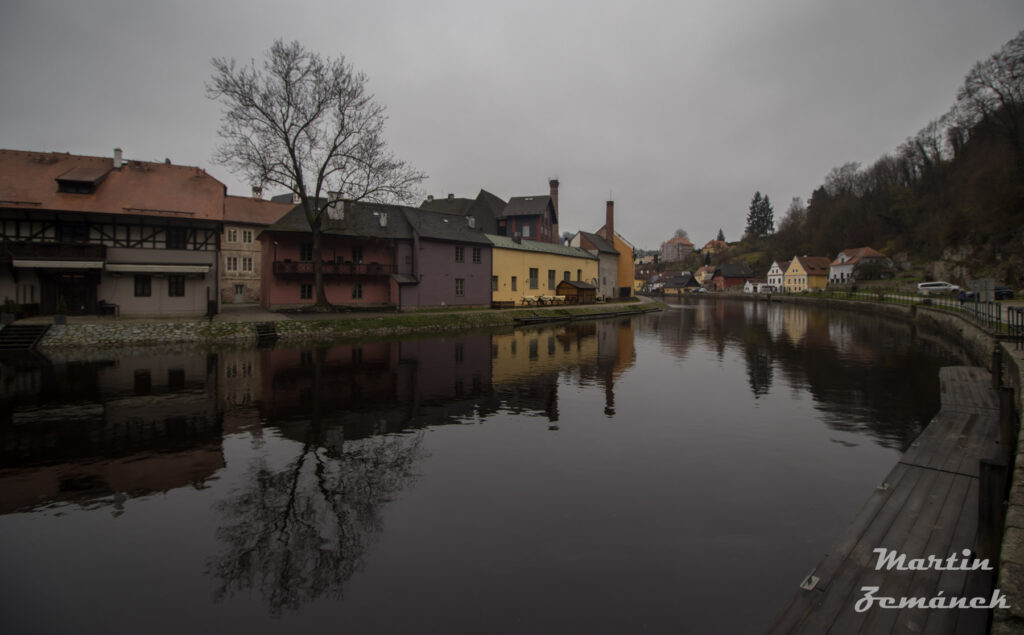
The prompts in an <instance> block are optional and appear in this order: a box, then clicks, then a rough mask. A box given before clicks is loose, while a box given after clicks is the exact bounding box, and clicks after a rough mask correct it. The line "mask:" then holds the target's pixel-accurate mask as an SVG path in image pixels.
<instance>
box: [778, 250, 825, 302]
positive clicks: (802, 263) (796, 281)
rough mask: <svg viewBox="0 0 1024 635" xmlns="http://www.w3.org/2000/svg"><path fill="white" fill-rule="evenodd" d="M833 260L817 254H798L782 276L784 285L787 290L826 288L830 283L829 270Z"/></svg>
mask: <svg viewBox="0 0 1024 635" xmlns="http://www.w3.org/2000/svg"><path fill="white" fill-rule="evenodd" d="M831 265H832V262H831V261H830V260H829V259H828V258H820V257H817V256H796V257H794V258H793V260H792V261H790V263H789V267H787V268H786V273H785V275H783V276H782V286H783V287H785V289H786V291H788V292H790V293H793V292H799V291H814V290H816V289H824V288H825V286H826V285H828V270H829V267H830V266H831Z"/></svg>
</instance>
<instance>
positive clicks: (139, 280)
mask: <svg viewBox="0 0 1024 635" xmlns="http://www.w3.org/2000/svg"><path fill="white" fill-rule="evenodd" d="M152 285H153V277H152V276H135V297H136V298H148V297H149V296H150V295H152V292H153V287H152Z"/></svg>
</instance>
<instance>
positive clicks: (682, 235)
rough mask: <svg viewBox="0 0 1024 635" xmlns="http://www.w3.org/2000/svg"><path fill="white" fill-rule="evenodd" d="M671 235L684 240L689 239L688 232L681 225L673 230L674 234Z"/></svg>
mask: <svg viewBox="0 0 1024 635" xmlns="http://www.w3.org/2000/svg"><path fill="white" fill-rule="evenodd" d="M672 237H673V238H682V239H684V240H690V234H688V233H687V232H686V230H685V229H683V228H681V227H680V228H679V229H677V230H676V231H675V234H673V236H672Z"/></svg>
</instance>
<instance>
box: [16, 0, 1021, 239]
mask: <svg viewBox="0 0 1024 635" xmlns="http://www.w3.org/2000/svg"><path fill="white" fill-rule="evenodd" d="M1021 29H1024V2H1021V0H958V1H955V2H954V1H951V0H860V1H859V2H851V1H849V0H842V1H836V2H831V1H828V0H773V1H772V2H765V1H763V0H738V1H734V2H721V1H720V0H681V1H673V2H668V1H665V2H648V1H641V0H631V1H629V2H625V1H619V2H603V1H599V0H597V1H595V0H588V1H584V2H559V1H558V0H547V1H545V2H532V1H527V0H516V1H513V2H488V1H487V0H475V1H469V2H462V1H445V2H436V1H424V0H420V1H408V2H407V1H400V0H394V1H388V0H377V1H375V2H348V1H345V0H329V1H323V2H319V1H313V0H289V1H287V2H282V1H281V0H272V1H271V0H238V1H230V2H228V1H224V2H221V1H217V0H206V1H204V2H193V1H191V0H189V1H179V0H164V1H163V2H158V3H149V2H140V1H139V0H131V1H128V0H3V2H2V3H0V87H2V88H0V116H2V124H3V125H2V126H0V147H3V148H9V149H19V150H45V151H67V152H71V153H75V154H89V155H109V154H111V153H112V150H113V148H114V147H121V148H123V149H124V152H125V156H126V157H128V158H132V159H142V160H157V161H162V160H163V159H164V158H165V157H166V158H170V159H171V160H172V161H173V162H175V163H179V164H187V165H198V166H202V167H204V168H206V170H207V171H208V172H210V173H211V174H213V175H214V176H215V177H217V178H218V179H220V180H221V181H223V182H224V183H226V184H227V185H228V191H229V193H231V194H237V195H243V196H244V195H247V194H248V193H249V184H247V183H245V182H243V181H241V180H240V179H238V178H236V177H235V176H234V175H232V174H230V173H229V172H228V171H227V170H226V169H225V168H223V167H221V166H219V165H216V164H214V163H213V162H212V156H213V152H214V148H215V146H216V143H217V136H216V131H217V127H218V125H219V119H220V108H219V106H218V104H217V103H215V102H211V101H208V100H207V99H206V97H205V92H204V82H205V81H206V80H207V79H208V78H209V76H210V70H211V66H210V59H211V58H213V57H229V58H231V57H233V58H236V59H238V60H239V61H247V60H249V59H251V58H256V59H260V58H262V57H263V55H264V53H265V52H266V50H267V49H268V48H269V46H270V44H271V43H272V42H273V40H274V39H275V38H283V39H285V40H293V39H297V40H299V41H301V42H302V43H303V44H304V45H306V46H307V47H309V48H311V49H313V50H315V51H317V52H319V53H321V54H322V55H324V56H329V57H336V56H338V55H344V56H345V57H346V59H347V61H348V62H350V63H352V64H353V65H354V66H355V68H356V69H357V70H361V71H363V72H364V73H366V74H367V75H368V76H369V78H370V89H371V91H372V92H373V93H374V94H376V96H377V98H378V100H379V101H380V102H382V103H383V104H384V105H385V106H386V107H387V109H388V115H389V121H388V127H387V137H388V140H389V142H390V145H391V147H392V149H393V150H394V151H395V153H396V154H397V155H398V156H400V157H401V158H404V159H406V160H407V161H409V162H410V163H412V164H413V165H414V166H416V167H417V168H418V169H420V170H422V171H423V172H425V173H427V175H428V176H429V177H430V178H429V179H428V180H427V181H426V182H425V183H424V189H425V191H426V192H427V193H430V194H433V195H435V196H444V195H446V194H447V193H449V192H451V193H454V194H455V195H456V196H463V197H470V198H472V197H475V196H476V194H477V192H478V191H479V190H480V188H484V189H487V190H489V191H490V192H493V193H494V194H497V195H498V196H501V197H502V198H504V199H506V200H507V199H508V197H510V196H522V195H528V194H544V193H546V192H547V190H548V186H547V183H548V179H549V178H551V177H557V178H558V179H559V180H560V181H561V184H562V185H561V190H560V208H561V213H560V222H561V229H562V230H563V231H566V230H569V231H575V230H577V229H584V230H588V231H593V230H596V229H597V228H598V227H600V226H601V225H602V224H603V223H604V209H605V201H606V200H608V198H609V197H611V198H612V199H614V200H615V209H616V229H618V230H619V232H620V233H621V234H623V235H624V236H626V238H628V239H630V240H631V241H633V243H634V244H636V245H637V246H639V247H644V248H655V247H657V246H658V245H659V244H660V243H661V242H662V241H664V240H666V239H668V238H670V237H671V236H672V233H673V231H674V230H675V229H676V228H678V227H681V228H684V229H686V230H687V231H688V232H689V234H690V237H691V239H692V240H693V241H694V242H695V243H699V244H703V243H704V242H706V241H707V240H710V239H712V238H714V236H715V234H716V233H717V231H718V229H719V228H722V229H723V230H724V231H725V234H726V238H727V239H728V240H736V239H738V238H739V237H740V235H741V233H742V231H743V228H744V226H745V221H746V212H747V208H748V206H749V203H750V199H751V197H752V196H753V194H754V192H755V191H760V192H762V193H766V194H768V195H769V196H770V197H771V199H772V201H773V203H774V205H775V212H776V220H778V218H779V217H781V215H782V214H783V212H784V211H785V209H786V208H787V207H788V205H789V202H790V200H791V199H792V197H794V196H799V197H802V198H804V199H805V200H806V199H807V198H808V197H809V196H810V193H811V191H812V190H813V189H814V188H815V187H817V186H818V185H820V184H821V183H822V182H823V180H824V176H825V175H826V174H827V173H828V172H829V170H831V169H832V168H833V167H835V166H838V165H841V164H843V163H845V162H847V161H859V162H861V163H863V164H870V163H871V162H873V161H874V160H875V159H877V158H878V157H880V156H881V155H883V154H885V153H886V152H890V151H892V150H894V149H895V148H896V147H897V146H898V145H899V144H900V143H901V142H902V141H903V140H904V139H905V138H906V137H908V136H911V135H913V134H915V133H916V132H917V131H918V130H919V129H920V128H922V127H923V126H924V125H925V124H927V123H928V121H929V120H931V119H934V118H936V117H939V116H941V115H942V114H943V113H945V112H946V111H947V110H948V109H949V108H950V106H952V104H953V102H954V99H955V95H956V90H957V87H958V86H959V85H960V83H961V82H962V80H963V77H964V75H965V74H966V73H967V71H968V70H970V68H971V66H972V65H973V64H974V63H975V62H977V61H979V60H982V59H984V58H986V57H988V56H989V55H991V54H992V53H995V52H996V51H997V50H998V49H999V48H1000V46H1002V44H1003V43H1005V42H1006V41H1007V40H1009V39H1010V38H1012V37H1013V36H1014V35H1016V34H1017V32H1018V31H1020V30H1021Z"/></svg>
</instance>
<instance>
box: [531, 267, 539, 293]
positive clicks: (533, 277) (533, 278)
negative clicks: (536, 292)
mask: <svg viewBox="0 0 1024 635" xmlns="http://www.w3.org/2000/svg"><path fill="white" fill-rule="evenodd" d="M539 275H540V274H539V273H538V270H537V269H534V268H533V267H531V268H530V288H531V289H536V288H537V286H538V284H537V276H539Z"/></svg>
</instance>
